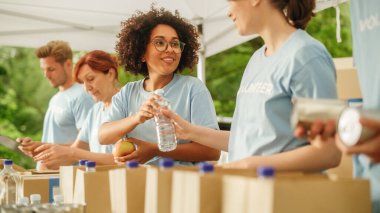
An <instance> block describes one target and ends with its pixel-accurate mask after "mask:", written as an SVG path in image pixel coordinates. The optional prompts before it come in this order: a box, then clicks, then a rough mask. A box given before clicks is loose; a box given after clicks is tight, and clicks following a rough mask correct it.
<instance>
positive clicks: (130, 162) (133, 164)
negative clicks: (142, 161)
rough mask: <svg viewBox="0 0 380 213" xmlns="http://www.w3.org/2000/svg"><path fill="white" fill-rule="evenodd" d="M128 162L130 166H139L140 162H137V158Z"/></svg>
mask: <svg viewBox="0 0 380 213" xmlns="http://www.w3.org/2000/svg"><path fill="white" fill-rule="evenodd" d="M126 164H127V167H128V168H137V167H139V162H137V161H136V160H130V161H127V163H126Z"/></svg>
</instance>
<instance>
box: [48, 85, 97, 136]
mask: <svg viewBox="0 0 380 213" xmlns="http://www.w3.org/2000/svg"><path fill="white" fill-rule="evenodd" d="M93 105H94V101H93V100H92V98H91V97H90V96H89V95H88V94H87V93H86V92H85V91H84V89H83V86H82V85H80V84H77V83H76V84H74V85H73V86H71V87H70V88H68V89H66V90H65V91H63V92H58V93H56V94H55V95H54V96H53V97H52V98H51V99H50V102H49V108H48V110H47V112H46V114H45V119H44V127H43V134H42V139H41V141H42V142H46V143H53V144H66V143H71V142H74V141H75V139H76V138H77V136H78V130H79V129H81V127H82V125H83V122H84V120H85V119H86V116H87V113H88V111H89V110H90V109H91V107H92V106H93Z"/></svg>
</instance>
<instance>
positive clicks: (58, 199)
mask: <svg viewBox="0 0 380 213" xmlns="http://www.w3.org/2000/svg"><path fill="white" fill-rule="evenodd" d="M53 199H54V202H59V203H62V202H63V195H61V194H57V195H54V198H53Z"/></svg>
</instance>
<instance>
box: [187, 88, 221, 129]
mask: <svg viewBox="0 0 380 213" xmlns="http://www.w3.org/2000/svg"><path fill="white" fill-rule="evenodd" d="M199 87H200V90H199V92H197V93H195V94H194V95H193V97H192V100H191V123H192V124H196V125H200V126H205V127H209V128H212V129H219V126H218V122H217V119H216V112H215V107H214V103H213V101H212V98H211V95H210V92H209V91H208V90H207V88H206V86H204V85H203V84H202V85H199Z"/></svg>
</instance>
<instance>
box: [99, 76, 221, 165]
mask: <svg viewBox="0 0 380 213" xmlns="http://www.w3.org/2000/svg"><path fill="white" fill-rule="evenodd" d="M162 89H163V90H164V95H163V96H164V97H165V98H166V99H168V100H169V101H170V105H171V110H172V111H174V112H176V113H177V114H178V115H179V116H181V117H182V118H184V119H185V120H187V121H189V122H191V123H192V124H196V125H200V126H205V127H210V128H213V129H217V128H218V123H217V120H216V113H215V108H214V105H213V102H212V98H211V95H210V92H209V91H208V90H207V88H206V86H205V85H204V84H203V83H202V82H201V81H200V80H199V79H197V78H194V77H191V76H183V75H177V74H175V75H174V77H173V79H172V81H171V82H170V83H169V84H167V85H166V86H165V87H164V88H162ZM151 95H152V92H147V91H145V89H144V80H140V81H136V82H131V83H128V84H126V85H125V86H124V87H123V88H122V89H121V90H120V92H119V93H118V94H116V95H115V96H114V97H113V98H112V106H111V109H110V111H109V113H108V117H107V119H106V121H116V120H120V119H123V118H126V117H128V116H130V115H133V114H135V113H137V112H138V111H139V109H140V107H141V105H142V104H143V103H144V102H145V101H146V100H147V99H148V98H149V97H150V96H151ZM127 137H133V138H137V139H140V140H143V141H147V142H151V143H157V134H156V127H155V122H154V119H150V120H147V121H145V122H144V123H142V124H140V125H138V126H137V127H136V128H135V129H134V130H132V131H131V132H129V133H128V135H127ZM178 143H179V144H181V143H189V141H185V140H178ZM158 158H159V157H156V158H154V159H152V160H150V161H149V162H147V163H149V164H157V163H158ZM179 163H181V164H189V163H185V162H179Z"/></svg>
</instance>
